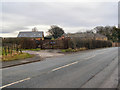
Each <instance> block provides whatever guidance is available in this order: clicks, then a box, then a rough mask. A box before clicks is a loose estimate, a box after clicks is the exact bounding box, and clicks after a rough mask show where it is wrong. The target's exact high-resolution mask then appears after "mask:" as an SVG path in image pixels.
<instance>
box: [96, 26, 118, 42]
mask: <svg viewBox="0 0 120 90" xmlns="http://www.w3.org/2000/svg"><path fill="white" fill-rule="evenodd" d="M95 30H96V31H97V33H99V34H102V35H105V36H106V37H107V38H108V40H110V41H113V42H117V41H118V28H116V27H115V26H105V27H103V26H97V27H95Z"/></svg>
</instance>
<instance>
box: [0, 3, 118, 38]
mask: <svg viewBox="0 0 120 90" xmlns="http://www.w3.org/2000/svg"><path fill="white" fill-rule="evenodd" d="M0 6H2V10H0V13H2V17H1V18H2V21H0V24H1V25H2V26H0V30H2V33H0V36H3V37H16V36H17V35H18V33H19V31H31V30H32V28H33V27H37V28H38V30H39V31H44V33H45V35H46V32H47V31H48V29H49V28H50V25H58V26H60V27H62V28H63V29H64V31H65V32H66V33H68V32H69V33H74V32H79V31H85V30H90V29H93V28H94V27H96V26H101V25H102V26H106V25H110V26H114V25H115V26H116V25H118V2H2V3H0Z"/></svg>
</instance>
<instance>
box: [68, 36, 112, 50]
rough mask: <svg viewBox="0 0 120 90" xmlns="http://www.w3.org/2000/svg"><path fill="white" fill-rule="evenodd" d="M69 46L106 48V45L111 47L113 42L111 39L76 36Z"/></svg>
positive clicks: (74, 47)
mask: <svg viewBox="0 0 120 90" xmlns="http://www.w3.org/2000/svg"><path fill="white" fill-rule="evenodd" d="M69 42H70V44H69V48H72V49H76V48H83V47H84V48H87V49H95V48H104V47H111V46H112V42H110V41H101V40H88V39H84V40H82V39H79V38H74V39H72V40H70V41H69Z"/></svg>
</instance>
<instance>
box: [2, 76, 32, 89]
mask: <svg viewBox="0 0 120 90" xmlns="http://www.w3.org/2000/svg"><path fill="white" fill-rule="evenodd" d="M30 79H31V78H26V79H23V80H19V81H16V82H13V83H10V84H7V85H4V86H1V87H0V89H2V88H5V87H8V86H11V85H14V84H17V83H20V82H24V81H26V80H30Z"/></svg>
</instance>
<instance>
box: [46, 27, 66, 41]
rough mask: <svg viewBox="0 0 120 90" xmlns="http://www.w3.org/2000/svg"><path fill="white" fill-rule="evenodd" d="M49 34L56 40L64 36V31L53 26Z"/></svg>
mask: <svg viewBox="0 0 120 90" xmlns="http://www.w3.org/2000/svg"><path fill="white" fill-rule="evenodd" d="M48 32H49V33H50V34H51V35H52V36H53V37H54V38H55V39H56V38H58V37H61V36H62V35H63V34H64V30H63V29H62V28H60V27H58V26H56V25H52V26H51V28H50V29H49V30H48Z"/></svg>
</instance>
